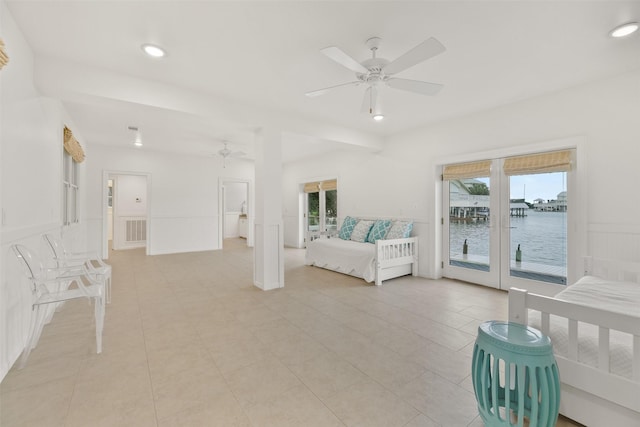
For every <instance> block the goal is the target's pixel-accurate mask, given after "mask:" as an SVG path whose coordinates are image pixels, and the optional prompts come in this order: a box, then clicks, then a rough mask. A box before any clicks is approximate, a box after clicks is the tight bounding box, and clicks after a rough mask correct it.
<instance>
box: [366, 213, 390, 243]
mask: <svg viewBox="0 0 640 427" xmlns="http://www.w3.org/2000/svg"><path fill="white" fill-rule="evenodd" d="M389 228H391V220H388V219H379V220H377V221H376V223H375V224H373V227H371V231H369V235H368V236H367V242H369V243H375V242H376V240H380V239H384V238H385V236H386V235H387V232H388V231H389Z"/></svg>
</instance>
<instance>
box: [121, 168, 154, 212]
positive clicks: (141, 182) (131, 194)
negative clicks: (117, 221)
mask: <svg viewBox="0 0 640 427" xmlns="http://www.w3.org/2000/svg"><path fill="white" fill-rule="evenodd" d="M115 190H116V191H115V194H114V198H115V201H114V203H115V205H116V206H117V210H118V215H119V216H146V215H147V177H146V176H140V175H120V176H118V177H117V183H116V187H115Z"/></svg>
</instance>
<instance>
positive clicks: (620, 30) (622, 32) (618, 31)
mask: <svg viewBox="0 0 640 427" xmlns="http://www.w3.org/2000/svg"><path fill="white" fill-rule="evenodd" d="M638 28H639V25H638V23H637V22H627V23H626V24H622V25H619V26H617V27H616V28H614V29H613V30H611V32H610V33H609V35H610V36H611V37H616V38H618V37H625V36H628V35H630V34H633V33H635V32H636V31H638Z"/></svg>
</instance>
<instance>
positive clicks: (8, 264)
mask: <svg viewBox="0 0 640 427" xmlns="http://www.w3.org/2000/svg"><path fill="white" fill-rule="evenodd" d="M0 28H1V29H2V31H1V33H0V35H1V36H2V38H3V40H4V42H5V45H6V49H7V51H8V54H9V57H10V62H9V64H8V65H7V66H5V67H4V68H3V69H2V70H1V71H0V93H1V94H2V96H1V97H0V111H1V115H0V132H1V140H0V141H1V145H0V162H1V168H0V171H1V172H0V183H1V191H2V197H1V200H2V201H1V208H2V222H1V224H2V225H1V234H0V246H1V256H0V276H1V279H0V379H1V378H3V377H4V376H5V374H6V373H7V371H8V370H9V368H10V367H11V365H12V364H13V362H14V361H15V360H16V358H17V357H18V356H19V355H20V353H21V352H22V348H23V346H24V341H25V339H26V334H27V328H28V327H29V321H30V317H31V294H30V291H29V287H28V286H27V285H28V282H26V280H25V278H24V276H23V274H22V272H21V271H20V270H19V269H18V267H19V266H18V264H17V262H16V260H15V259H14V257H13V255H12V254H11V252H10V245H12V244H16V243H19V244H23V245H26V246H28V247H29V248H30V249H32V251H34V252H35V253H36V254H39V255H41V256H44V255H48V253H47V252H45V251H44V250H43V249H44V247H43V246H42V239H41V234H42V233H54V234H56V235H58V236H61V234H64V239H65V243H66V244H67V246H71V248H79V247H78V246H76V245H75V244H80V245H82V243H83V241H84V227H83V226H82V225H74V226H72V227H66V228H64V229H63V228H62V226H61V212H62V206H61V200H62V193H61V191H62V156H63V148H62V130H63V126H64V124H67V125H69V126H70V127H71V128H72V129H74V126H73V122H72V121H71V120H70V118H69V117H68V116H67V114H66V112H65V111H64V109H63V108H62V105H61V104H60V103H59V102H58V101H54V100H51V99H47V98H43V97H42V96H41V95H40V94H39V93H38V90H37V89H36V87H35V86H34V84H33V71H34V61H33V53H32V51H31V48H30V46H29V45H28V43H27V42H26V40H25V39H24V37H23V35H22V33H21V32H20V30H19V29H18V28H17V26H16V24H15V22H14V21H13V18H12V16H11V14H10V12H9V10H8V9H7V8H6V5H5V4H4V2H0ZM74 134H75V135H76V136H77V137H78V139H79V141H80V142H81V143H82V141H83V139H82V135H81V134H80V133H79V132H75V131H74ZM85 148H86V147H85ZM85 151H86V150H85ZM84 180H85V176H84V165H83V164H81V165H80V167H79V183H80V203H81V208H80V215H81V220H82V213H83V208H82V200H83V199H84V195H85V192H84V189H83V187H82V186H83V183H84ZM70 244H74V245H70Z"/></svg>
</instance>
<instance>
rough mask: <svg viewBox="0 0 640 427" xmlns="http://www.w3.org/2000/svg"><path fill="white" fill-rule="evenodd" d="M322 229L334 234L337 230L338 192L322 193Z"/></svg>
mask: <svg viewBox="0 0 640 427" xmlns="http://www.w3.org/2000/svg"><path fill="white" fill-rule="evenodd" d="M324 195H325V198H324V200H325V209H324V221H325V226H324V229H325V230H326V231H330V232H334V231H337V230H338V190H329V191H324Z"/></svg>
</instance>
